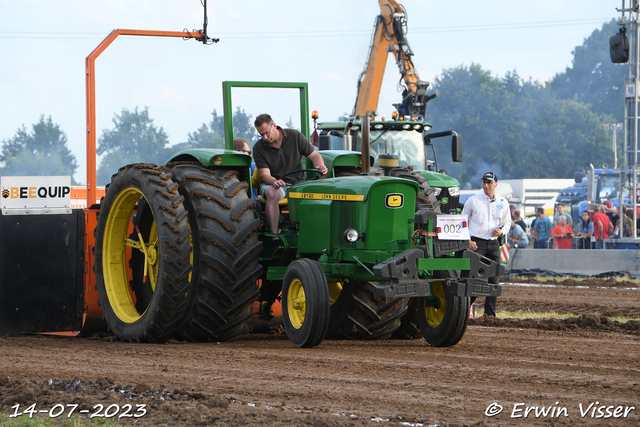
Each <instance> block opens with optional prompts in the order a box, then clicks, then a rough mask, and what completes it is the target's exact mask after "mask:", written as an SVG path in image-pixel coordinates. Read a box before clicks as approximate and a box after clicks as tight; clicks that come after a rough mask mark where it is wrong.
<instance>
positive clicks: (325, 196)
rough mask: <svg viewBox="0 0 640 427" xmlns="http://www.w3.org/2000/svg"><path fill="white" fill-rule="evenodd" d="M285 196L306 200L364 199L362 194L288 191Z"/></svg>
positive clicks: (355, 200) (353, 200)
mask: <svg viewBox="0 0 640 427" xmlns="http://www.w3.org/2000/svg"><path fill="white" fill-rule="evenodd" d="M287 196H288V197H289V198H290V199H307V200H344V201H347V202H362V201H363V200H364V194H331V193H300V192H291V191H290V192H289V194H288V195H287Z"/></svg>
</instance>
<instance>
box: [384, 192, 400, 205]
mask: <svg viewBox="0 0 640 427" xmlns="http://www.w3.org/2000/svg"><path fill="white" fill-rule="evenodd" d="M384 204H385V206H386V207H388V208H390V209H398V208H401V207H402V206H403V205H404V195H403V194H400V193H392V194H387V197H386V198H385V200H384Z"/></svg>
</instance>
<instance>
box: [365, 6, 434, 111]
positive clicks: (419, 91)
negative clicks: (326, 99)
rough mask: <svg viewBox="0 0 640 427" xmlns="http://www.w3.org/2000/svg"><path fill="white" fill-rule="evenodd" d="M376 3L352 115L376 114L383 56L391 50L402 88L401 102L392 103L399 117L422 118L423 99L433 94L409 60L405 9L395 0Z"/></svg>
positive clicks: (411, 53)
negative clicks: (377, 9)
mask: <svg viewBox="0 0 640 427" xmlns="http://www.w3.org/2000/svg"><path fill="white" fill-rule="evenodd" d="M378 3H379V4H380V15H378V16H377V17H376V21H375V30H374V33H373V37H372V39H371V46H370V49H369V57H368V58H367V62H366V64H365V67H364V71H363V72H362V74H360V78H359V79H358V94H357V97H356V103H355V106H354V108H353V115H354V116H357V115H360V116H364V115H368V116H375V115H377V113H376V111H377V108H378V99H379V97H380V88H381V87H382V78H383V77H384V69H385V66H386V64H387V56H388V54H389V52H393V56H394V57H395V59H396V64H397V65H398V69H399V71H400V76H401V77H400V82H399V83H398V86H399V88H402V102H400V103H398V104H393V105H394V107H395V108H396V110H397V111H398V114H399V115H400V117H404V116H410V117H414V118H416V119H424V117H425V107H426V105H427V102H429V101H430V100H431V99H433V98H435V97H436V94H435V93H434V94H432V95H427V88H428V87H429V82H425V81H421V80H420V78H419V77H418V73H417V72H416V69H415V66H414V65H413V61H412V60H411V57H412V56H413V51H412V50H411V47H410V46H409V43H408V41H407V39H406V33H407V12H406V11H405V9H404V8H403V7H402V6H401V5H400V4H399V3H397V2H396V1H395V0H379V1H378Z"/></svg>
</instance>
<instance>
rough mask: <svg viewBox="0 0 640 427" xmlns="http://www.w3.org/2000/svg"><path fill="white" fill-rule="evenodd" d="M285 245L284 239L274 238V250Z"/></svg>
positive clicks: (272, 247)
mask: <svg viewBox="0 0 640 427" xmlns="http://www.w3.org/2000/svg"><path fill="white" fill-rule="evenodd" d="M282 246H284V244H283V243H282V240H280V239H273V241H272V242H271V249H272V250H276V249H277V248H280V247H282Z"/></svg>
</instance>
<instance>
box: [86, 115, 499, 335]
mask: <svg viewBox="0 0 640 427" xmlns="http://www.w3.org/2000/svg"><path fill="white" fill-rule="evenodd" d="M225 117H227V114H226V113H225ZM230 117H231V115H229V118H230ZM231 140H232V139H231V138H230V137H228V138H227V141H228V144H230V143H231ZM353 155H354V153H342V152H340V153H331V152H324V153H323V156H324V158H325V162H326V163H327V166H330V167H331V173H330V175H331V177H329V178H325V179H313V178H319V177H318V174H317V173H316V172H317V171H313V170H307V171H305V173H304V174H298V175H296V176H299V177H300V179H301V181H299V182H298V183H296V184H294V185H292V186H291V187H290V188H289V189H288V205H287V207H286V208H285V209H284V211H283V212H282V215H281V217H282V224H281V226H282V230H281V232H280V234H279V237H280V239H281V240H282V242H283V246H279V247H275V248H274V247H271V242H272V239H271V237H272V236H273V235H272V234H270V233H268V232H267V227H266V223H265V221H264V220H263V212H262V210H261V206H260V204H259V203H256V201H255V200H254V199H253V198H252V196H251V179H250V163H251V158H250V157H249V156H247V155H245V154H242V153H239V152H234V151H231V150H222V149H199V150H186V151H183V152H181V153H178V154H176V155H175V156H173V157H172V158H171V159H170V160H169V162H168V163H167V164H165V165H163V166H155V165H148V164H136V165H129V166H125V167H123V168H121V169H120V170H119V171H118V173H117V174H115V175H114V176H113V177H112V181H111V184H110V185H109V186H108V187H107V190H106V195H105V197H104V199H103V201H102V202H101V208H100V214H99V217H98V226H97V229H96V251H95V257H96V263H95V265H96V273H97V274H96V283H97V285H96V288H97V291H98V295H99V301H100V305H101V308H102V310H103V316H104V319H105V320H106V322H107V324H108V326H109V328H110V329H111V330H112V331H113V333H114V334H115V335H116V337H118V338H119V339H122V340H128V341H151V342H156V341H164V340H167V339H169V338H171V337H179V338H182V339H188V340H195V341H222V340H230V339H234V338H236V337H237V336H239V335H240V334H241V333H243V332H245V331H246V330H247V324H248V322H249V320H250V319H251V318H252V316H254V308H253V303H254V302H255V301H261V302H263V303H265V305H266V306H268V305H269V304H271V303H272V302H273V301H275V299H276V298H278V296H279V295H280V298H281V301H282V312H283V321H284V326H285V330H286V333H287V336H288V337H289V339H290V340H291V342H292V343H293V344H294V345H296V346H298V347H313V346H316V345H318V344H319V343H320V342H322V340H323V339H324V338H325V337H327V336H330V337H337V338H340V337H343V338H380V337H387V336H390V335H391V334H392V333H393V332H394V331H395V330H397V329H398V328H399V327H400V319H401V318H402V317H403V316H405V315H406V314H407V311H408V309H409V308H408V307H409V304H408V301H409V299H412V301H414V304H413V305H412V312H413V313H414V314H415V318H416V319H417V322H418V324H419V329H420V333H421V335H422V336H423V337H424V338H425V340H426V341H427V342H428V343H429V344H430V345H433V346H451V345H454V344H456V343H457V342H458V341H459V340H460V339H461V338H462V336H463V335H464V332H465V330H466V326H467V322H468V317H469V301H470V297H473V296H489V295H492V296H497V295H500V293H501V287H500V286H499V285H489V284H487V279H488V277H491V276H497V275H500V274H501V269H503V267H501V266H500V265H499V264H498V263H495V262H493V261H490V260H488V259H486V258H483V257H480V256H478V255H477V254H475V253H474V252H471V251H469V250H467V247H468V233H467V235H465V230H466V222H465V220H464V217H462V216H460V215H445V214H442V213H440V212H438V210H437V209H436V208H437V205H438V201H437V200H435V198H434V197H433V194H432V193H433V192H432V191H430V192H429V191H428V192H427V194H428V195H429V197H430V198H429V200H427V203H418V197H419V195H420V194H421V192H423V190H425V188H424V182H421V179H420V178H419V177H417V176H414V179H407V177H403V178H402V177H395V176H392V174H391V170H392V169H394V168H393V167H392V166H389V167H387V169H388V172H389V173H387V174H385V173H382V174H375V173H374V174H366V172H363V174H354V173H350V174H346V175H345V176H335V175H336V172H337V171H339V170H340V169H339V167H340V166H341V165H343V163H344V164H346V163H349V162H353V160H354V159H353V158H352V157H353ZM362 157H363V158H364V159H365V162H364V164H365V165H370V163H371V158H370V157H369V156H368V155H367V154H366V153H365V155H363V156H362ZM345 159H346V160H345ZM394 160H397V159H394V158H393V156H390V157H389V158H388V159H387V161H389V162H393V161H394ZM362 163H363V162H362V160H360V161H359V164H360V165H362ZM364 169H365V170H366V166H365V167H364ZM409 172H411V171H409ZM302 175H304V178H308V179H303V176H302ZM408 175H410V176H413V175H411V173H409V174H408ZM416 205H418V206H419V208H418V209H417V210H416ZM259 279H261V286H259V285H258V280H259ZM265 314H268V312H267V313H265Z"/></svg>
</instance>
